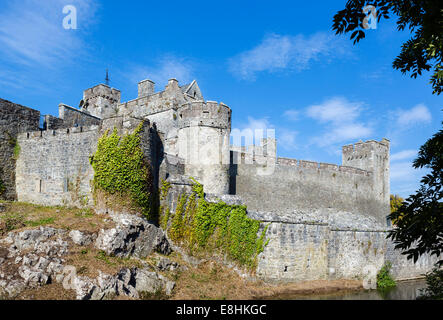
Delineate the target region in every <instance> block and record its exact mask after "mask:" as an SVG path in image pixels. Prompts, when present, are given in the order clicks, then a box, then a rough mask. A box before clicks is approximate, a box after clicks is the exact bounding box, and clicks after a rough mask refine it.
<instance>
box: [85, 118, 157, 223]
mask: <svg viewBox="0 0 443 320" xmlns="http://www.w3.org/2000/svg"><path fill="white" fill-rule="evenodd" d="M142 129H143V123H142V124H140V126H139V127H138V128H137V129H136V130H135V132H134V133H132V134H128V135H125V136H123V137H120V136H119V135H118V134H117V130H116V129H114V131H113V132H112V134H110V135H109V132H108V131H106V132H105V134H104V135H103V136H102V137H101V138H100V139H99V141H98V146H97V151H96V153H95V154H94V155H93V156H92V157H91V159H90V163H91V165H92V167H93V169H94V181H93V185H94V191H96V190H101V191H104V192H106V193H108V194H111V195H114V194H117V195H118V196H129V197H130V199H131V200H132V201H133V202H134V203H135V205H136V206H138V207H140V208H141V209H142V211H143V214H144V215H145V216H146V217H147V218H148V219H151V220H152V219H154V218H155V217H154V212H155V210H154V208H153V207H154V205H153V195H152V192H151V190H152V177H151V170H150V166H149V163H147V161H146V160H145V157H144V154H143V150H142V149H141V147H140V143H141V139H140V133H141V131H142Z"/></svg>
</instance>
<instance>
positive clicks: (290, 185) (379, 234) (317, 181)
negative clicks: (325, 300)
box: [0, 79, 435, 281]
mask: <svg viewBox="0 0 443 320" xmlns="http://www.w3.org/2000/svg"><path fill="white" fill-rule="evenodd" d="M120 100H121V93H120V91H119V90H117V89H114V88H110V87H109V86H107V85H104V84H99V85H97V86H95V87H93V88H89V89H87V90H85V91H84V93H83V97H82V100H81V102H80V108H79V109H77V108H74V107H71V106H67V105H65V104H60V105H59V117H54V116H50V115H46V116H44V117H43V118H44V121H43V125H42V126H41V128H40V126H39V120H40V112H39V111H36V110H33V109H29V108H26V107H23V106H20V105H17V104H14V103H11V102H9V101H6V100H0V142H1V144H0V161H1V163H2V167H0V178H1V179H2V181H3V183H4V184H5V185H6V190H5V192H4V193H3V194H2V195H0V197H2V198H5V199H17V200H19V201H27V202H33V203H38V204H45V205H75V206H92V205H93V201H92V195H91V181H92V179H93V175H94V173H93V170H92V167H91V166H90V164H89V157H90V156H91V155H92V154H93V153H94V152H95V149H96V146H97V140H98V138H99V137H100V136H101V135H102V134H103V132H104V131H105V130H106V129H111V130H112V129H113V128H117V129H118V131H119V132H120V133H126V132H132V131H133V130H134V129H135V128H136V127H137V126H138V125H139V124H140V122H141V121H143V120H144V123H145V126H146V128H145V130H144V136H143V139H142V148H143V150H144V152H145V155H146V157H147V158H148V159H149V161H150V163H151V165H152V169H153V172H154V188H157V190H158V188H159V185H160V181H161V180H162V179H164V180H166V181H168V182H169V183H170V184H171V186H172V188H171V190H170V193H169V195H168V201H169V202H170V207H171V209H172V210H174V208H175V206H176V203H177V197H178V195H179V194H180V193H181V192H189V190H190V189H191V188H190V179H189V178H190V177H193V178H195V179H197V180H198V181H199V182H201V183H202V184H203V185H204V187H205V192H206V193H207V196H208V198H209V199H218V198H220V199H223V201H227V202H230V201H233V202H235V203H236V204H239V203H241V204H244V205H246V206H247V208H248V215H249V216H251V217H252V218H255V219H258V220H260V221H262V222H263V227H264V226H265V225H269V228H268V231H267V234H266V236H267V238H268V239H269V244H268V246H267V247H266V248H265V250H264V252H263V253H262V254H261V255H260V256H259V263H258V267H257V270H256V271H257V275H258V276H259V277H261V278H263V279H265V280H268V281H299V280H307V279H310V280H312V279H363V278H365V277H366V276H367V273H368V272H369V271H368V266H370V267H371V268H374V269H380V268H381V266H382V265H383V264H384V263H385V262H386V261H391V262H392V263H393V272H394V274H395V276H396V277H397V278H413V277H417V276H419V275H421V274H422V273H424V272H426V271H428V270H430V269H431V268H432V265H433V263H434V262H435V259H431V258H430V257H424V258H423V259H422V260H421V261H420V263H419V264H415V265H414V264H411V263H410V262H408V261H406V258H405V257H404V256H401V255H400V254H399V252H398V251H395V250H393V244H392V243H391V242H389V241H388V240H386V232H387V231H388V230H389V228H390V225H389V224H388V223H387V221H386V217H387V215H388V214H389V194H390V190H389V141H388V140H387V139H382V140H381V141H374V140H370V141H366V142H361V141H360V142H358V143H355V144H353V145H348V146H344V147H343V150H342V165H336V164H328V163H317V162H313V161H306V160H299V159H288V158H281V157H278V156H277V148H276V145H277V142H276V139H274V138H272V137H263V139H261V143H260V144H259V145H250V146H236V145H230V138H231V136H232V134H233V132H231V118H232V110H231V109H230V108H229V107H228V106H227V105H225V104H224V103H222V102H220V103H217V102H214V101H206V100H205V99H204V97H203V95H202V92H201V90H200V88H199V86H198V84H197V82H196V81H193V82H191V83H189V84H186V85H179V82H178V81H177V80H176V79H170V80H169V81H168V83H167V85H166V86H165V88H164V90H161V91H156V88H155V83H154V82H153V81H151V80H149V79H147V80H143V81H141V82H140V83H139V85H138V97H137V98H136V99H134V100H131V101H127V102H121V101H120ZM239 138H241V137H235V139H234V141H235V140H236V139H237V140H236V141H239V140H238V139H239ZM240 141H241V139H240ZM14 150H15V151H14ZM174 197H175V198H174ZM214 201H215V200H214ZM101 209H103V208H101ZM99 211H100V210H99ZM101 211H107V210H106V208H105V209H103V210H101ZM101 211H100V212H101Z"/></svg>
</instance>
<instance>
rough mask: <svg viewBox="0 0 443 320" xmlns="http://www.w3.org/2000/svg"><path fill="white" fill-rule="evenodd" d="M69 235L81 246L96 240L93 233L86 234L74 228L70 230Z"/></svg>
mask: <svg viewBox="0 0 443 320" xmlns="http://www.w3.org/2000/svg"><path fill="white" fill-rule="evenodd" d="M69 237H71V240H72V242H74V243H75V244H76V245H79V246H87V245H89V244H91V243H92V242H93V241H94V235H93V234H86V233H85V232H81V231H79V230H72V231H71V232H69Z"/></svg>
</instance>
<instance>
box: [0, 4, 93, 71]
mask: <svg viewBox="0 0 443 320" xmlns="http://www.w3.org/2000/svg"><path fill="white" fill-rule="evenodd" d="M68 4H71V5H74V6H75V7H76V8H77V17H78V29H77V30H65V29H64V28H63V25H62V22H63V18H64V15H63V12H62V10H63V7H64V6H65V5H68ZM95 8H96V5H95V1H93V0H72V1H66V0H65V1H63V0H45V1H38V0H25V1H12V2H10V3H9V5H7V8H6V9H5V10H4V11H3V12H2V13H0V53H1V54H2V55H4V58H6V57H8V61H13V62H15V63H19V64H22V65H28V66H29V65H31V66H32V65H35V64H40V65H44V66H45V67H50V66H51V67H55V64H56V63H61V62H62V63H66V61H68V60H70V59H72V58H74V57H78V56H79V55H81V54H83V50H82V49H83V48H84V47H85V44H84V42H83V41H82V40H81V36H80V35H81V34H83V33H84V32H85V31H86V30H85V29H86V26H88V25H89V23H90V21H93V20H94V19H92V18H93V17H94V14H95Z"/></svg>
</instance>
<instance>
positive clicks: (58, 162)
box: [17, 126, 99, 206]
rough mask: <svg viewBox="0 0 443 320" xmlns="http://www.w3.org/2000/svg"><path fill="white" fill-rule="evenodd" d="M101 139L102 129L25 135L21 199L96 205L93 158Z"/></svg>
mask: <svg viewBox="0 0 443 320" xmlns="http://www.w3.org/2000/svg"><path fill="white" fill-rule="evenodd" d="M98 138H99V127H98V126H93V127H75V128H67V129H59V130H46V131H37V132H25V133H21V134H20V135H19V137H18V141H19V144H20V146H21V152H20V155H19V157H18V160H17V196H18V200H19V201H23V202H31V203H37V204H41V205H52V206H57V205H80V203H83V204H87V205H91V204H93V202H92V200H93V199H92V194H91V187H92V185H91V183H92V180H93V178H94V172H93V169H92V167H91V165H90V163H89V157H90V156H91V155H92V154H93V153H94V152H95V150H96V147H97V141H98Z"/></svg>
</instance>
